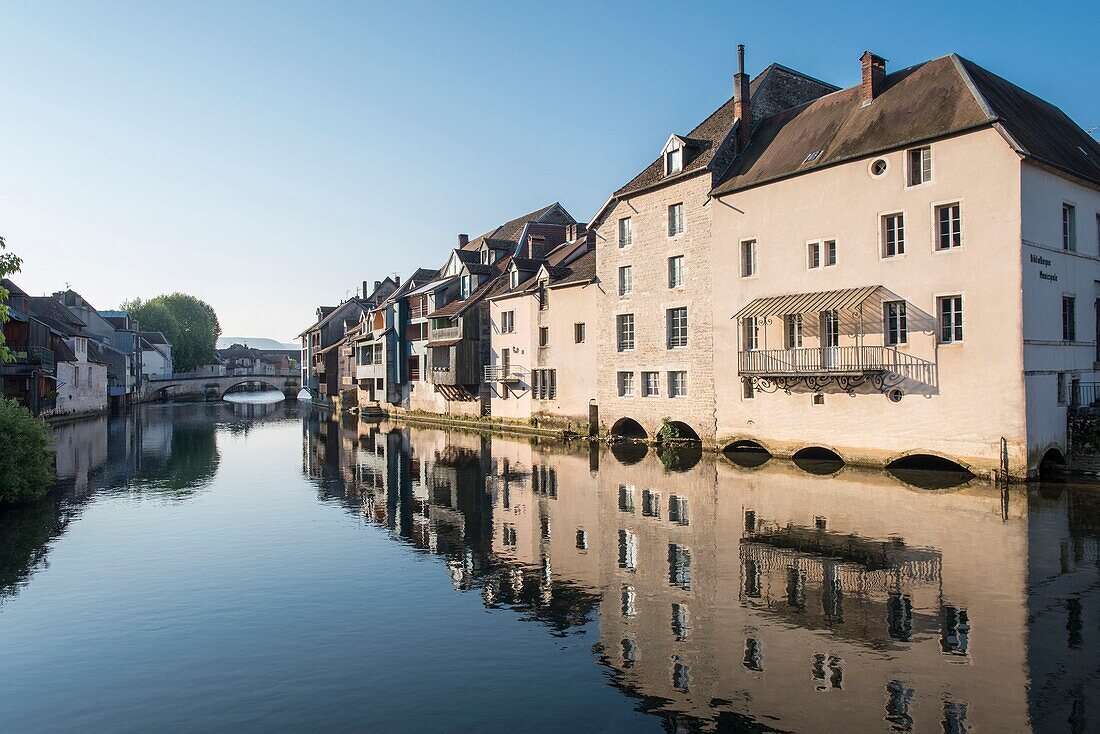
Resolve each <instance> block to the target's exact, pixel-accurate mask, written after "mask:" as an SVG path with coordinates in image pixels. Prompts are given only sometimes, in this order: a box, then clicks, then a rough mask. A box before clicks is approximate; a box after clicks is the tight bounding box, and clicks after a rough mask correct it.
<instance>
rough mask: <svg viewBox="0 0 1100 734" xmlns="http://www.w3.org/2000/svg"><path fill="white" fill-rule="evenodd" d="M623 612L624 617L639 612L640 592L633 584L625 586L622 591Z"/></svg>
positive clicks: (632, 615)
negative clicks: (635, 589)
mask: <svg viewBox="0 0 1100 734" xmlns="http://www.w3.org/2000/svg"><path fill="white" fill-rule="evenodd" d="M621 606H622V613H623V616H624V617H634V616H636V615H637V614H638V593H637V592H636V591H634V587H633V586H624V587H623V593H622V604H621Z"/></svg>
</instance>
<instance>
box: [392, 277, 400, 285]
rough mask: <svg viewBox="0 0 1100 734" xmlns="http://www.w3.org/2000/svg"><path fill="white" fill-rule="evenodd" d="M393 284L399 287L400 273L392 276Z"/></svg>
mask: <svg viewBox="0 0 1100 734" xmlns="http://www.w3.org/2000/svg"><path fill="white" fill-rule="evenodd" d="M393 284H394V285H395V286H397V287H398V288H400V287H401V276H400V275H395V276H393Z"/></svg>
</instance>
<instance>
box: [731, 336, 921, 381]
mask: <svg viewBox="0 0 1100 734" xmlns="http://www.w3.org/2000/svg"><path fill="white" fill-rule="evenodd" d="M737 370H738V372H740V373H741V375H742V376H743V377H748V378H752V379H754V380H757V381H767V382H770V383H774V384H776V385H777V386H778V387H780V388H781V389H789V387H791V386H793V385H795V384H799V383H802V384H805V385H807V386H809V387H815V386H817V385H823V384H825V382H827V381H832V380H835V381H837V382H838V384H839V385H840V387H842V388H843V389H849V388H850V387H854V386H855V385H857V384H859V383H861V382H864V381H867V380H870V381H871V382H872V383H873V384H874V385H875V386H876V387H878V388H879V389H882V388H884V387H890V386H891V385H893V384H897V383H900V382H901V381H903V380H906V379H911V380H915V381H917V382H921V383H924V384H926V385H935V384H937V374H936V363H935V362H930V361H928V360H925V359H921V358H920V357H914V356H913V355H911V354H908V353H907V352H902V351H899V350H898V349H896V348H894V347H884V346H845V347H806V348H801V349H753V350H748V351H743V352H739V353H738V355H737Z"/></svg>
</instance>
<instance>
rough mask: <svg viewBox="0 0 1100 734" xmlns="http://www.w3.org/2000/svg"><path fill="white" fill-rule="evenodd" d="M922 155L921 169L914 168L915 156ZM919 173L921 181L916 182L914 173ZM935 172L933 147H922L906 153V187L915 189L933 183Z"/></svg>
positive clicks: (910, 149)
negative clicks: (915, 154)
mask: <svg viewBox="0 0 1100 734" xmlns="http://www.w3.org/2000/svg"><path fill="white" fill-rule="evenodd" d="M914 153H917V154H919V155H920V160H919V168H916V169H915V168H914V166H913V154H914ZM917 172H919V174H920V175H919V178H920V180H919V181H918V180H916V178H917V177H916V176H914V173H917ZM933 175H934V171H933V168H932V146H931V145H920V146H917V147H915V148H909V149H907V150H906V151H905V187H906V188H914V187H916V186H923V185H924V184H926V183H931V182H932V177H933Z"/></svg>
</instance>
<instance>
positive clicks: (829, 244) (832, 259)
mask: <svg viewBox="0 0 1100 734" xmlns="http://www.w3.org/2000/svg"><path fill="white" fill-rule="evenodd" d="M831 265H836V240H825V267H829V266H831Z"/></svg>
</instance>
